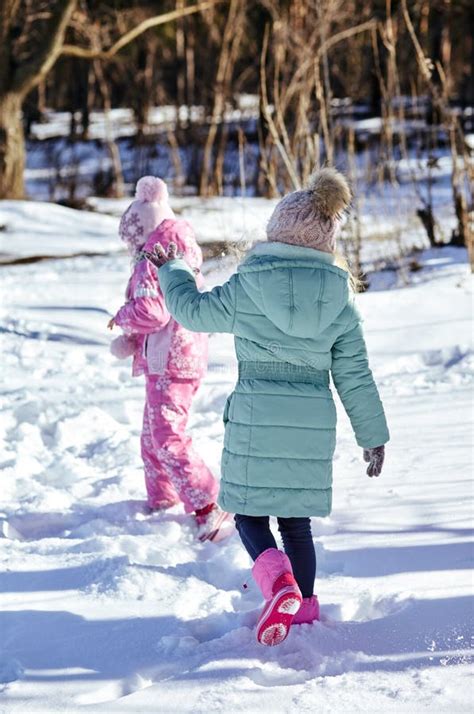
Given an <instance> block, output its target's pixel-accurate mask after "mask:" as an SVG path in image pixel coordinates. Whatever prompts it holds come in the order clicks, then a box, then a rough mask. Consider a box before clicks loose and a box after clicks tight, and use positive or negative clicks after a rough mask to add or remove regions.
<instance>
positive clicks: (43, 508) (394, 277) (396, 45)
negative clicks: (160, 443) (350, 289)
mask: <svg viewBox="0 0 474 714" xmlns="http://www.w3.org/2000/svg"><path fill="white" fill-rule="evenodd" d="M473 26H474V4H473V3H472V2H471V1H470V0H292V1H290V0H255V1H251V0H203V1H202V2H193V0H164V1H163V2H157V1H155V2H143V1H140V0H136V1H130V0H108V2H94V1H93V0H0V264H1V277H2V282H1V287H0V294H1V304H0V344H1V348H2V353H1V354H2V385H1V392H0V407H1V411H0V443H1V453H0V465H1V468H2V476H1V479H2V480H1V487H0V563H1V572H0V602H1V612H0V710H1V711H5V712H8V714H10V712H21V713H22V714H23V713H24V712H52V711H68V712H76V711H77V712H79V711H93V712H99V711H109V712H122V711H124V712H156V711H163V712H178V713H179V714H181V713H184V712H208V711H217V712H221V711H222V712H224V711H231V712H246V713H249V712H250V713H252V714H253V713H254V712H257V711H261V710H268V711H272V712H275V713H277V714H279V713H280V712H285V713H286V712H288V713H290V712H291V713H292V712H294V711H298V712H304V711H320V712H331V713H334V712H337V713H339V712H343V711H344V712H345V711H348V712H380V711H389V712H390V711H393V712H407V713H410V714H411V713H414V712H416V713H418V712H423V711H430V713H431V714H433V713H438V712H450V713H455V712H467V711H472V707H473V706H474V701H473V690H472V687H471V686H470V683H469V679H468V677H469V666H470V662H471V659H470V648H471V644H472V639H471V638H472V620H473V614H474V613H473V608H472V600H471V596H472V570H471V566H472V506H471V500H472V482H471V476H472V470H473V469H472V467H473V463H472V417H473V397H472V394H473V392H472V388H473V384H474V369H473V367H474V359H473V345H472V307H473V301H472V277H471V274H470V273H471V270H472V269H473V267H474V218H473V193H472V192H473V185H474V181H473V174H474V158H473V151H474V117H473V107H474V80H473V72H472V70H473V65H474V40H473V32H472V28H473ZM325 163H329V164H333V165H335V166H336V167H337V168H339V169H341V170H343V171H344V172H345V173H346V174H347V176H348V178H349V180H350V182H351V185H352V188H353V193H354V199H353V204H352V206H351V210H350V212H349V213H348V215H347V217H346V219H345V223H344V226H343V231H342V235H341V239H340V248H341V251H342V252H343V253H344V254H345V255H346V257H347V258H348V260H349V262H350V265H351V267H352V270H353V271H354V273H356V274H357V275H358V276H359V277H360V278H361V279H362V282H363V287H364V289H365V290H364V292H363V294H361V295H360V296H359V305H360V309H361V312H362V314H363V316H364V319H365V330H366V334H367V341H368V346H369V352H370V355H371V359H372V367H373V370H374V373H375V377H376V379H377V382H378V384H379V386H380V390H381V393H382V397H383V399H384V402H385V404H386V407H387V414H388V419H389V423H390V427H391V432H392V441H391V442H390V444H389V446H388V448H387V466H386V471H385V473H384V474H383V476H382V477H381V479H380V481H379V482H377V484H372V483H366V481H368V479H367V478H366V477H365V475H364V471H363V464H362V462H361V458H360V454H359V449H358V448H357V446H356V445H355V443H354V440H353V437H352V433H351V430H350V426H349V424H348V422H347V420H346V418H345V416H344V414H343V413H342V410H340V409H338V411H339V412H340V413H339V437H338V447H337V452H336V462H335V496H334V498H335V504H334V512H333V514H332V515H331V517H330V518H328V519H324V520H321V519H314V523H313V531H314V536H315V543H316V549H317V556H318V580H317V592H318V594H319V598H320V601H321V602H322V612H323V621H322V623H321V624H320V625H317V626H316V627H315V628H312V629H311V628H309V627H306V626H301V627H300V628H299V629H298V631H297V632H292V634H291V637H289V638H288V640H287V641H286V642H285V643H284V645H282V646H281V647H279V648H275V649H274V650H273V649H272V650H271V651H270V652H268V651H263V652H262V649H261V648H259V646H258V645H257V644H256V643H255V642H254V639H253V632H252V628H253V624H254V622H255V619H256V615H257V612H258V609H259V605H260V600H259V596H258V593H257V592H256V591H255V590H253V589H252V587H250V588H247V589H246V590H244V589H242V583H243V582H244V581H246V580H247V579H248V575H249V572H248V569H249V565H250V563H249V561H248V559H247V556H246V555H245V552H244V551H243V549H242V547H241V546H240V544H239V542H238V540H237V539H236V538H232V539H230V540H229V541H228V542H225V543H223V544H222V545H220V546H216V545H213V544H200V543H197V542H196V539H195V534H194V530H193V524H192V523H191V522H190V519H189V518H188V517H186V516H185V514H184V513H183V512H182V510H181V509H180V508H179V507H177V508H174V509H171V510H170V511H168V512H166V513H164V514H155V515H152V516H150V515H147V513H146V510H145V509H144V488H143V483H142V474H141V464H140V454H139V433H140V428H141V411H142V407H143V384H142V383H141V381H140V380H132V379H131V376H130V365H129V364H128V362H118V361H116V360H115V359H114V358H113V357H112V356H111V355H110V354H109V351H108V345H109V342H110V337H109V335H108V334H107V333H106V329H105V328H106V324H107V321H108V319H109V317H110V315H112V314H114V311H115V310H116V309H117V307H118V306H119V305H120V304H121V301H122V296H123V291H124V288H125V285H126V281H127V278H128V274H129V264H128V259H127V256H126V253H125V250H124V248H123V247H122V246H121V245H120V243H119V240H118V237H117V227H118V219H119V216H120V215H121V213H122V212H123V210H124V209H125V207H126V206H127V205H128V203H129V201H130V197H131V196H132V195H133V190H134V185H135V183H136V181H137V180H138V178H140V177H141V176H143V175H145V174H154V175H157V176H160V177H162V178H164V179H165V180H166V181H167V182H168V185H169V188H170V194H171V196H172V206H173V208H174V210H175V212H176V213H177V214H179V215H182V216H183V217H185V218H187V219H188V220H190V221H191V222H192V224H193V226H194V228H195V230H196V234H197V237H198V240H199V242H200V243H201V245H202V248H203V251H204V256H205V259H206V260H205V265H204V272H205V277H206V282H207V284H208V285H209V286H213V285H215V284H219V283H220V282H223V281H224V280H226V279H227V277H228V276H229V275H230V273H231V272H232V271H233V270H234V269H235V267H236V265H237V264H238V262H239V260H240V257H241V255H242V253H243V251H244V250H245V248H246V247H248V246H250V245H251V244H252V243H254V242H255V241H256V240H262V239H264V238H265V223H266V221H267V220H268V218H269V216H270V214H271V211H272V210H273V207H274V205H275V202H276V200H277V199H278V197H279V196H281V195H283V194H284V193H285V192H288V191H291V190H294V189H296V188H299V187H300V186H302V185H304V183H305V181H306V179H307V178H308V176H309V174H310V172H311V171H312V170H313V168H314V167H315V166H317V165H323V164H325ZM210 355H211V359H210V369H209V375H208V377H207V378H206V380H205V382H204V383H203V386H202V388H201V390H200V392H199V394H198V397H197V399H196V404H195V407H194V411H193V415H192V420H191V424H190V429H191V431H192V434H193V437H194V439H195V442H196V444H197V446H198V448H199V449H200V451H201V452H202V454H203V455H204V456H205V458H206V459H207V461H208V462H209V464H210V466H211V468H212V469H213V470H214V471H215V473H216V475H219V456H220V448H221V444H222V434H223V427H222V422H221V415H222V409H223V405H224V402H225V398H226V396H227V394H228V393H229V392H230V391H231V390H232V387H233V384H234V382H235V376H236V365H235V362H234V357H233V351H232V340H231V338H229V337H228V336H217V335H215V336H212V337H211V341H210Z"/></svg>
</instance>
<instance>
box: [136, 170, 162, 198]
mask: <svg viewBox="0 0 474 714" xmlns="http://www.w3.org/2000/svg"><path fill="white" fill-rule="evenodd" d="M135 198H137V199H138V200H139V201H146V202H147V203H159V202H160V201H167V200H168V188H167V186H166V184H165V182H164V181H162V180H161V179H160V178H157V177H156V176H143V177H142V178H141V179H140V180H139V181H138V183H137V188H136V189H135Z"/></svg>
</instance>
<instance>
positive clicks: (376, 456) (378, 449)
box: [364, 446, 385, 477]
mask: <svg viewBox="0 0 474 714" xmlns="http://www.w3.org/2000/svg"><path fill="white" fill-rule="evenodd" d="M384 459H385V446H375V447H374V448H373V449H364V461H366V462H367V463H368V464H369V465H368V467H367V476H370V477H372V476H380V474H381V473H382V466H383V462H384Z"/></svg>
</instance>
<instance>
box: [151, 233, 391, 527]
mask: <svg viewBox="0 0 474 714" xmlns="http://www.w3.org/2000/svg"><path fill="white" fill-rule="evenodd" d="M333 260H334V259H333V257H332V256H331V255H329V254H327V253H322V252H320V251H317V250H313V249H312V248H303V247H298V246H292V245H288V244H283V243H261V244H259V245H258V246H256V247H255V248H254V249H253V250H252V251H250V253H249V254H248V255H247V257H246V259H245V260H244V262H243V263H242V264H241V265H240V266H239V268H238V272H237V273H235V274H234V275H232V277H231V278H230V279H229V280H228V282H227V283H225V284H224V285H222V286H219V287H216V288H214V289H213V290H211V291H210V292H205V293H201V292H199V291H198V289H197V287H196V283H195V279H194V274H193V272H192V270H191V269H190V268H189V267H188V266H187V265H186V263H184V262H183V261H182V260H173V261H171V262H168V263H166V264H165V265H164V266H163V267H161V268H160V269H159V280H160V286H161V289H162V291H163V293H164V296H165V300H166V305H167V307H168V309H169V311H170V313H171V314H172V315H173V317H174V318H175V319H176V320H177V321H178V322H180V323H181V324H182V325H184V327H186V328H187V329H188V330H195V331H198V332H228V333H231V334H233V335H235V350H236V353H237V359H238V362H239V378H238V382H237V385H236V387H235V390H234V391H233V393H232V394H231V395H230V397H229V398H228V399H227V403H226V406H225V410H224V423H225V437H224V450H223V454H222V479H221V488H220V494H219V504H220V505H221V507H222V508H224V509H225V510H227V511H230V512H232V513H242V514H247V515H254V516H257V515H274V516H283V517H287V518H289V517H297V516H327V515H328V514H329V513H330V511H331V497H332V488H331V487H332V459H333V454H334V448H335V442H336V409H335V405H334V401H333V398H332V394H331V390H330V387H329V374H331V376H332V380H333V382H334V385H335V387H336V389H337V391H338V393H339V396H340V398H341V400H342V403H343V404H344V407H345V409H346V411H347V413H348V415H349V418H350V420H351V423H352V427H353V429H354V432H355V436H356V439H357V443H358V444H359V446H361V447H364V448H370V447H374V446H380V445H382V444H384V443H385V442H387V441H388V439H389V434H388V430H387V424H386V421H385V415H384V411H383V407H382V403H381V401H380V397H379V394H378V391H377V387H376V386H375V383H374V380H373V377H372V373H371V371H370V369H369V365H368V362H367V352H366V347H365V343H364V338H363V334H362V329H361V325H360V316H359V314H358V312H357V310H356V308H355V305H354V296H353V295H352V293H351V291H350V288H349V284H348V274H347V272H346V271H344V270H342V269H340V268H338V267H336V266H335V265H333Z"/></svg>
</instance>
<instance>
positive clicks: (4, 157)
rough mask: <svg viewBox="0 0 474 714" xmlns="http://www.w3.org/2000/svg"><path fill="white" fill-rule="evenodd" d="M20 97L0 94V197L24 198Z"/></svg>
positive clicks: (23, 145)
mask: <svg viewBox="0 0 474 714" xmlns="http://www.w3.org/2000/svg"><path fill="white" fill-rule="evenodd" d="M22 99H23V97H22V96H21V95H19V94H6V95H3V96H1V95H0V199H3V198H24V190H23V169H24V167H25V140H24V136H23V126H22V123H21V122H22V120H21V104H22Z"/></svg>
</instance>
